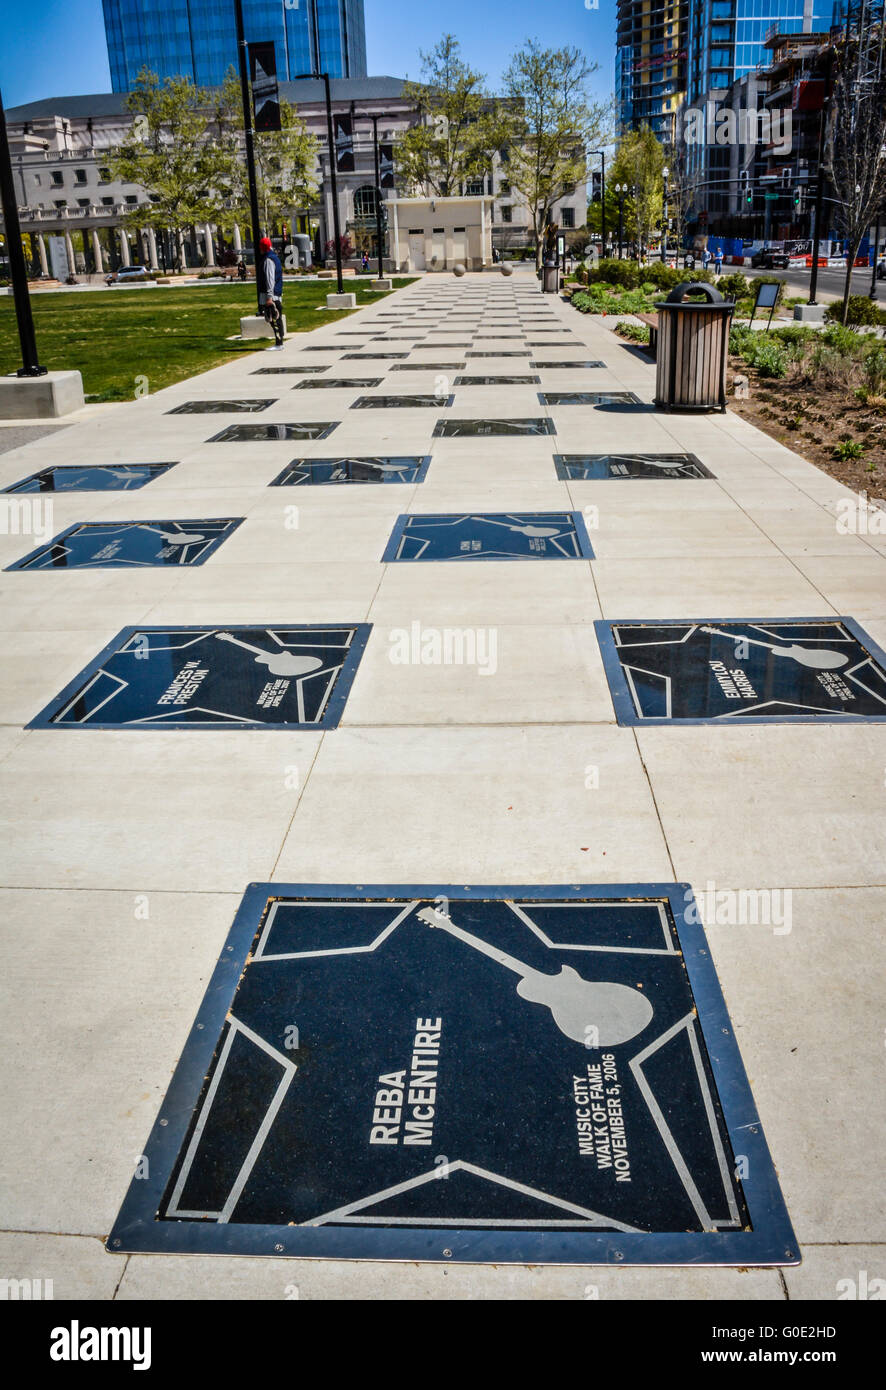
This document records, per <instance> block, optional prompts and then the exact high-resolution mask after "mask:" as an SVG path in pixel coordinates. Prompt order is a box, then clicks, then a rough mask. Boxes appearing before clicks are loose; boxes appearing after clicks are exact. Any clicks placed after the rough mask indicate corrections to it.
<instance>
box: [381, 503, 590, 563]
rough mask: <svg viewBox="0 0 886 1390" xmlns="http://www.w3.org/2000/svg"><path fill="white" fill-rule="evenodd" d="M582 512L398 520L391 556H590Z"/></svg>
mask: <svg viewBox="0 0 886 1390" xmlns="http://www.w3.org/2000/svg"><path fill="white" fill-rule="evenodd" d="M593 558H594V552H593V550H592V549H591V543H590V541H589V539H588V534H587V531H586V530H585V525H584V521H583V519H582V515H581V512H520V513H517V512H473V513H463V514H460V513H445V512H444V513H434V514H428V515H419V516H415V515H406V516H401V517H399V518H398V521H397V524H396V526H395V527H394V530H393V532H392V534H391V539H390V541H389V542H388V545H387V548H386V550H385V553H384V555H383V557H382V559H383V560H385V561H394V560H582V559H584V560H592V559H593Z"/></svg>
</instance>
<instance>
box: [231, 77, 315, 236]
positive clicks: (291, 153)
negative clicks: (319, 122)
mask: <svg viewBox="0 0 886 1390" xmlns="http://www.w3.org/2000/svg"><path fill="white" fill-rule="evenodd" d="M215 124H216V127H217V130H218V133H219V138H220V143H221V147H222V149H223V151H224V163H225V175H224V177H223V179H222V181H221V182H222V185H223V194H224V199H223V201H224V209H223V210H222V211H221V212H220V220H221V222H222V224H223V225H224V226H227V225H229V224H230V223H231V222H245V223H246V224H247V225H249V223H250V221H251V211H250V207H249V187H248V181H247V177H246V162H245V156H244V153H243V145H244V134H243V126H244V123H243V100H242V95H241V89H240V80H239V78H238V77H237V75H236V73H235V72H234V70H233V68H229V69H228V72H227V76H226V78H225V82H224V85H223V87H222V88H221V92H220V94H219V100H218V103H217V109H216V113H215ZM280 127H281V128H280V130H272V131H260V132H256V134H255V136H254V140H253V144H254V148H255V179H256V186H257V191H258V208H259V215H260V218H261V223H262V226H263V227H264V228H271V227H273V226H275V225H276V224H278V223H281V222H284V221H286V220H287V219H288V218H289V216H290V213H291V212H292V210H293V209H298V208H302V209H305V210H307V209H308V208H309V207H310V206H311V204H312V203H313V202H314V201H315V199H316V197H317V192H318V185H317V179H316V171H317V167H318V145H317V141H316V139H315V138H314V136H313V135H310V134H309V133H308V128H307V126H306V125H305V123H304V121H303V120H302V119H301V117H300V116H299V115H298V113H297V110H296V108H295V107H294V106H292V105H291V103H290V102H288V101H284V100H283V99H282V98H281V99H280Z"/></svg>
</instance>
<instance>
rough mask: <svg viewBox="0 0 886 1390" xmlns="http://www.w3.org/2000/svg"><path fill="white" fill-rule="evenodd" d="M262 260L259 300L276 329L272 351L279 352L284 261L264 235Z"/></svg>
mask: <svg viewBox="0 0 886 1390" xmlns="http://www.w3.org/2000/svg"><path fill="white" fill-rule="evenodd" d="M259 248H260V250H261V253H262V262H261V267H260V270H259V276H260V278H259V284H260V285H261V291H260V293H259V297H258V302H259V304H260V305H261V306H262V309H263V310H264V315H265V319H266V320H267V322H268V323H269V324H270V325H271V327H272V328H273V330H274V346H273V347H272V348H270V349H269V351H270V352H279V351H280V350H281V348H282V347H283V262H282V261H281V260H280V257H279V256H278V255H277V252H276V251H275V250H274V248H273V246H272V245H271V238H270V237H266V236H263V237H262V239H261V241H260V242H259Z"/></svg>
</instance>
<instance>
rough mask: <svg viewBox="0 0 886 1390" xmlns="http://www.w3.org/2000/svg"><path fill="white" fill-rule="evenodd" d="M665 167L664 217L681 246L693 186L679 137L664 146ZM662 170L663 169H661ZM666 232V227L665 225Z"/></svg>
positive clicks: (683, 147)
mask: <svg viewBox="0 0 886 1390" xmlns="http://www.w3.org/2000/svg"><path fill="white" fill-rule="evenodd" d="M664 162H665V168H666V169H667V171H668V176H667V179H666V180H665V182H666V185H667V207H666V208H665V209H664V213H665V218H666V219H668V218H669V219H670V221H671V232H672V236H673V239H674V240H675V241H676V243H677V247H678V249H679V247H681V246H682V245H683V242H684V240H685V237H686V224H687V222H688V221H689V210H690V208H691V206H692V198H693V187H692V183H691V181H690V177H689V169H688V167H687V159H686V143H685V141H684V140H682V139H681V138H680V137H679V133H678V137H677V139H676V140H675V141H674V142H673V143H672V144H670V145H667V146H666V147H665V161H664ZM662 172H664V171H662ZM665 234H667V227H665Z"/></svg>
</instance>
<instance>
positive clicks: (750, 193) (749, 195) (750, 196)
mask: <svg viewBox="0 0 886 1390" xmlns="http://www.w3.org/2000/svg"><path fill="white" fill-rule="evenodd" d="M744 200H745V202H746V203H747V205H748V207H751V206H752V205H753V202H754V190H753V189H752V188H751V186H750V184H748V186H747V188H746V189H745V194H744Z"/></svg>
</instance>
